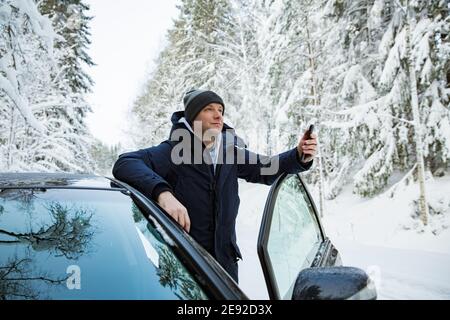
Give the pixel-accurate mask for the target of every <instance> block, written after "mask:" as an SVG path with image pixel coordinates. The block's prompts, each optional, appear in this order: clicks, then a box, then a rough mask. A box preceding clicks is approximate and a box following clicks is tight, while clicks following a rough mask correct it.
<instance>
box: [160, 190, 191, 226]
mask: <svg viewBox="0 0 450 320" xmlns="http://www.w3.org/2000/svg"><path fill="white" fill-rule="evenodd" d="M157 201H158V204H159V205H160V206H161V208H163V209H164V210H166V211H167V213H168V214H169V215H170V216H171V217H172V218H174V219H175V221H176V222H178V223H179V225H180V226H181V227H182V228H183V229H184V230H186V232H189V230H190V229H191V219H189V215H188V212H187V209H186V208H185V207H184V206H183V205H182V204H181V203H180V202H179V201H178V200H177V198H175V197H174V196H173V194H172V193H171V192H169V191H164V192H161V193H160V194H159V196H158V200H157Z"/></svg>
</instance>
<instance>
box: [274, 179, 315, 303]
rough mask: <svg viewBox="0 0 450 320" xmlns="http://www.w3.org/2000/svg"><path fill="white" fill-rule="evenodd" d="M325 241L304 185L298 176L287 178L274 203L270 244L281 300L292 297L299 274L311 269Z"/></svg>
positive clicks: (276, 283) (275, 278)
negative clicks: (293, 287)
mask: <svg viewBox="0 0 450 320" xmlns="http://www.w3.org/2000/svg"><path fill="white" fill-rule="evenodd" d="M322 241H323V238H322V233H321V230H320V227H319V224H318V222H317V218H316V216H315V213H314V209H313V206H312V203H311V202H310V200H309V198H308V195H307V192H306V190H305V188H304V187H303V184H302V183H301V181H300V179H299V177H298V176H297V175H292V176H290V177H288V178H286V179H285V180H284V181H283V182H282V184H281V186H280V188H279V190H278V193H277V196H276V199H275V204H274V207H273V212H272V219H271V222H270V229H269V236H268V242H267V251H268V256H269V259H270V263H271V265H272V269H273V276H274V280H275V285H276V287H277V289H278V292H279V295H280V297H281V298H286V299H289V298H290V297H291V294H292V286H293V284H294V283H295V279H296V277H297V275H298V273H299V271H300V270H302V269H303V268H306V267H309V266H310V265H311V263H312V261H313V259H314V256H315V254H316V252H317V250H318V248H319V246H320V244H321V243H322Z"/></svg>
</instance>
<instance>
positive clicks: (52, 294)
mask: <svg viewBox="0 0 450 320" xmlns="http://www.w3.org/2000/svg"><path fill="white" fill-rule="evenodd" d="M257 253H258V256H259V258H260V262H261V267H262V270H263V273H264V277H265V281H266V286H267V290H268V293H269V297H270V299H375V298H376V288H375V287H374V286H373V283H372V282H371V280H370V278H369V277H368V276H367V274H366V273H365V272H364V271H362V270H360V269H357V268H352V267H343V266H342V262H341V258H340V255H339V252H338V250H337V249H336V248H335V247H334V245H333V244H332V243H331V241H330V239H328V238H327V237H326V235H325V232H324V230H323V227H322V225H321V223H320V219H319V217H318V215H317V210H316V208H315V206H314V202H313V200H312V198H311V196H310V194H309V192H308V190H307V189H306V186H305V184H304V183H303V181H302V179H301V177H300V175H298V174H294V175H287V174H284V175H282V176H280V177H279V178H278V179H277V180H276V182H275V183H274V184H273V185H272V187H271V190H270V192H269V195H268V198H267V202H266V206H265V209H264V213H263V218H262V223H261V228H260V234H259V238H258V245H257ZM0 299H83V300H90V299H127V300H128V299H133V300H134V299H157V300H161V299H172V300H174V299H183V300H185V299H186V300H191V299H194V300H197V299H218V300H224V299H226V300H228V299H229V300H246V299H248V297H247V295H246V294H245V293H244V292H243V290H242V289H241V288H240V287H239V285H238V284H237V283H236V282H235V281H234V280H233V279H232V278H231V277H230V276H229V275H228V274H227V273H226V271H225V270H224V269H223V268H222V267H221V266H220V265H219V264H218V263H217V262H216V260H215V259H214V258H213V257H212V256H211V255H210V254H209V253H208V252H207V251H206V250H204V249H203V248H202V247H201V246H200V245H199V244H198V243H197V242H196V241H195V240H194V239H193V238H192V237H191V236H190V235H189V234H188V233H186V232H185V231H184V230H183V229H182V228H181V227H180V226H179V225H178V224H177V223H176V221H175V220H173V219H172V218H171V217H170V216H169V215H167V214H166V213H165V212H164V210H163V209H162V208H161V207H159V206H158V205H157V203H155V202H154V201H153V200H152V199H148V198H147V197H145V196H144V195H143V194H142V193H140V192H139V191H138V190H136V189H134V188H133V187H131V186H129V185H127V184H126V183H123V182H121V181H118V180H116V179H113V178H108V177H101V176H95V175H82V174H68V173H2V174H0Z"/></svg>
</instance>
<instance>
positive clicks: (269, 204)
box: [257, 173, 341, 300]
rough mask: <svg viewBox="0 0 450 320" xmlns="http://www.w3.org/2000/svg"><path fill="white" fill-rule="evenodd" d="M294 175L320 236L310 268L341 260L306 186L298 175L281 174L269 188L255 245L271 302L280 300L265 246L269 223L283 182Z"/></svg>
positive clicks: (332, 263) (337, 263)
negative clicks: (311, 212)
mask: <svg viewBox="0 0 450 320" xmlns="http://www.w3.org/2000/svg"><path fill="white" fill-rule="evenodd" d="M294 175H296V176H297V177H298V179H299V181H300V183H301V185H302V187H303V189H304V190H305V193H306V195H307V198H308V200H309V201H310V203H311V205H312V209H313V213H314V217H313V218H314V220H315V222H316V223H317V225H318V227H319V230H320V233H321V236H322V243H321V244H320V246H319V248H318V250H317V252H316V254H315V257H314V259H313V261H312V263H311V266H310V267H324V266H333V265H340V264H341V260H340V257H339V252H338V251H337V249H336V248H335V247H334V245H333V244H332V243H331V241H330V239H329V238H328V237H327V236H326V234H325V230H324V228H323V226H322V222H321V221H320V218H319V215H318V211H317V208H316V205H315V203H314V200H313V198H312V197H311V194H310V192H309V190H308V188H307V187H306V184H305V183H304V182H303V180H302V178H301V177H300V175H299V174H298V173H297V174H287V173H283V174H282V175H281V176H280V177H278V178H277V180H275V182H274V183H273V184H272V187H271V188H270V191H269V194H268V196H267V199H266V204H265V207H264V211H263V216H262V219H261V227H260V230H259V235H258V243H257V252H258V257H259V260H260V263H261V268H262V270H263V274H264V279H265V281H266V286H267V291H268V294H269V298H270V299H272V300H278V299H282V297H281V296H280V293H279V292H278V288H277V285H276V281H275V276H274V270H273V267H272V264H271V263H270V260H269V253H268V250H267V244H268V240H269V231H270V223H271V221H272V217H273V211H274V207H275V203H276V199H277V196H278V192H279V190H280V188H281V186H282V184H283V182H284V180H286V179H288V178H290V177H292V176H294Z"/></svg>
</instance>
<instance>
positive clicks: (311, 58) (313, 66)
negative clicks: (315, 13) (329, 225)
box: [306, 17, 325, 218]
mask: <svg viewBox="0 0 450 320" xmlns="http://www.w3.org/2000/svg"><path fill="white" fill-rule="evenodd" d="M306 41H307V44H308V55H309V65H310V67H311V76H312V94H313V97H314V107H315V108H314V109H315V110H316V115H317V118H316V119H317V121H319V115H320V112H319V110H318V108H319V107H320V94H319V88H318V85H317V78H316V61H315V58H314V57H316V55H315V53H316V52H315V51H314V48H313V47H312V43H311V41H312V39H311V36H310V34H309V20H308V17H306ZM317 155H318V156H317V159H318V161H319V216H320V217H321V218H322V217H323V214H324V211H325V194H324V191H323V180H324V179H323V166H322V152H321V150H320V143H319V142H318V143H317Z"/></svg>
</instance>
